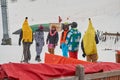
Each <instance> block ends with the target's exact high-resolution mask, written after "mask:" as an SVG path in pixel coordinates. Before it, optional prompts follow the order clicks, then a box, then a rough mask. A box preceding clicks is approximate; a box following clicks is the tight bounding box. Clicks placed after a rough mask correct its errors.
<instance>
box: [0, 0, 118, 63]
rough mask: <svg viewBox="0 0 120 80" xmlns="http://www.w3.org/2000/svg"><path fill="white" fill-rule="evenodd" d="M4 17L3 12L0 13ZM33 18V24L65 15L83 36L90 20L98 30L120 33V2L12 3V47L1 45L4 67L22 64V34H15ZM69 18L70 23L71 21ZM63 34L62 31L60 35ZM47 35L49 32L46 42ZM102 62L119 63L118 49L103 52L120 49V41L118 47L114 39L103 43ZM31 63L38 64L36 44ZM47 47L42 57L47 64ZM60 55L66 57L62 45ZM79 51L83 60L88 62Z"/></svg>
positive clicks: (61, 0) (54, 0) (0, 60)
mask: <svg viewBox="0 0 120 80" xmlns="http://www.w3.org/2000/svg"><path fill="white" fill-rule="evenodd" d="M0 14H1V10H0ZM26 16H28V17H29V24H30V25H31V24H38V23H50V22H58V16H61V18H62V20H63V21H62V22H66V21H67V22H72V21H76V22H77V23H78V28H79V30H80V32H81V33H82V35H83V34H84V32H85V30H86V29H87V27H88V18H89V17H90V18H91V19H92V23H93V26H94V27H95V29H96V30H100V31H104V32H105V31H107V32H120V28H119V26H120V22H119V21H120V0H33V1H32V0H16V2H13V3H12V0H8V21H9V33H10V37H11V38H12V45H6V46H4V45H0V64H3V63H8V62H20V60H21V57H22V46H18V38H19V36H18V35H13V34H12V32H14V31H16V30H18V29H19V28H21V25H22V23H23V21H24V18H25V17H26ZM67 18H69V20H67ZM2 30H3V29H2V18H0V43H1V40H2V38H3V35H2V34H3V31H2ZM59 34H60V32H59ZM46 35H47V33H45V39H46ZM97 47H98V54H99V60H98V61H105V62H115V53H116V52H115V51H114V50H107V51H105V50H103V49H104V48H112V49H120V41H119V42H117V43H116V44H114V39H111V40H107V41H106V42H100V43H99V44H98V45H97ZM30 49H31V55H32V58H31V61H30V62H31V63H36V62H35V60H34V59H35V55H36V51H35V42H34V43H33V44H32V45H31V48H30ZM45 52H47V45H45V46H44V48H43V52H42V54H41V58H42V62H44V53H45ZM55 53H56V54H57V55H62V54H61V50H60V48H59V44H58V46H57V47H56V49H55ZM81 55H82V51H81V48H79V59H81V60H85V58H83V57H82V56H81Z"/></svg>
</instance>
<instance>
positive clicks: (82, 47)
mask: <svg viewBox="0 0 120 80" xmlns="http://www.w3.org/2000/svg"><path fill="white" fill-rule="evenodd" d="M81 49H82V51H83V54H82V56H83V57H85V56H86V54H85V50H84V46H83V40H82V41H81Z"/></svg>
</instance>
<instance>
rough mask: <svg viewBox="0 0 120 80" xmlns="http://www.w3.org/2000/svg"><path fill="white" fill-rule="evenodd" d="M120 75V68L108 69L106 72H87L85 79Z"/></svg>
mask: <svg viewBox="0 0 120 80" xmlns="http://www.w3.org/2000/svg"><path fill="white" fill-rule="evenodd" d="M119 75H120V70H114V71H106V72H100V73H93V74H86V75H85V80H91V79H98V78H105V77H112V76H119Z"/></svg>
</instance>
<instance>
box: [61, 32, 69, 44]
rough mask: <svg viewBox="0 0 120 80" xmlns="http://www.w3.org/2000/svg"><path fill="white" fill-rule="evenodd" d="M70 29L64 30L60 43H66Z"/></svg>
mask: <svg viewBox="0 0 120 80" xmlns="http://www.w3.org/2000/svg"><path fill="white" fill-rule="evenodd" d="M67 33H68V31H64V32H63V34H64V35H62V33H61V38H60V44H62V43H64V42H65V41H66V36H67Z"/></svg>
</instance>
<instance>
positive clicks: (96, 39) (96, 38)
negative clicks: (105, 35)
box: [95, 34, 99, 44]
mask: <svg viewBox="0 0 120 80" xmlns="http://www.w3.org/2000/svg"><path fill="white" fill-rule="evenodd" d="M95 41H96V44H98V43H99V40H98V37H97V35H96V34H95Z"/></svg>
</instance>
